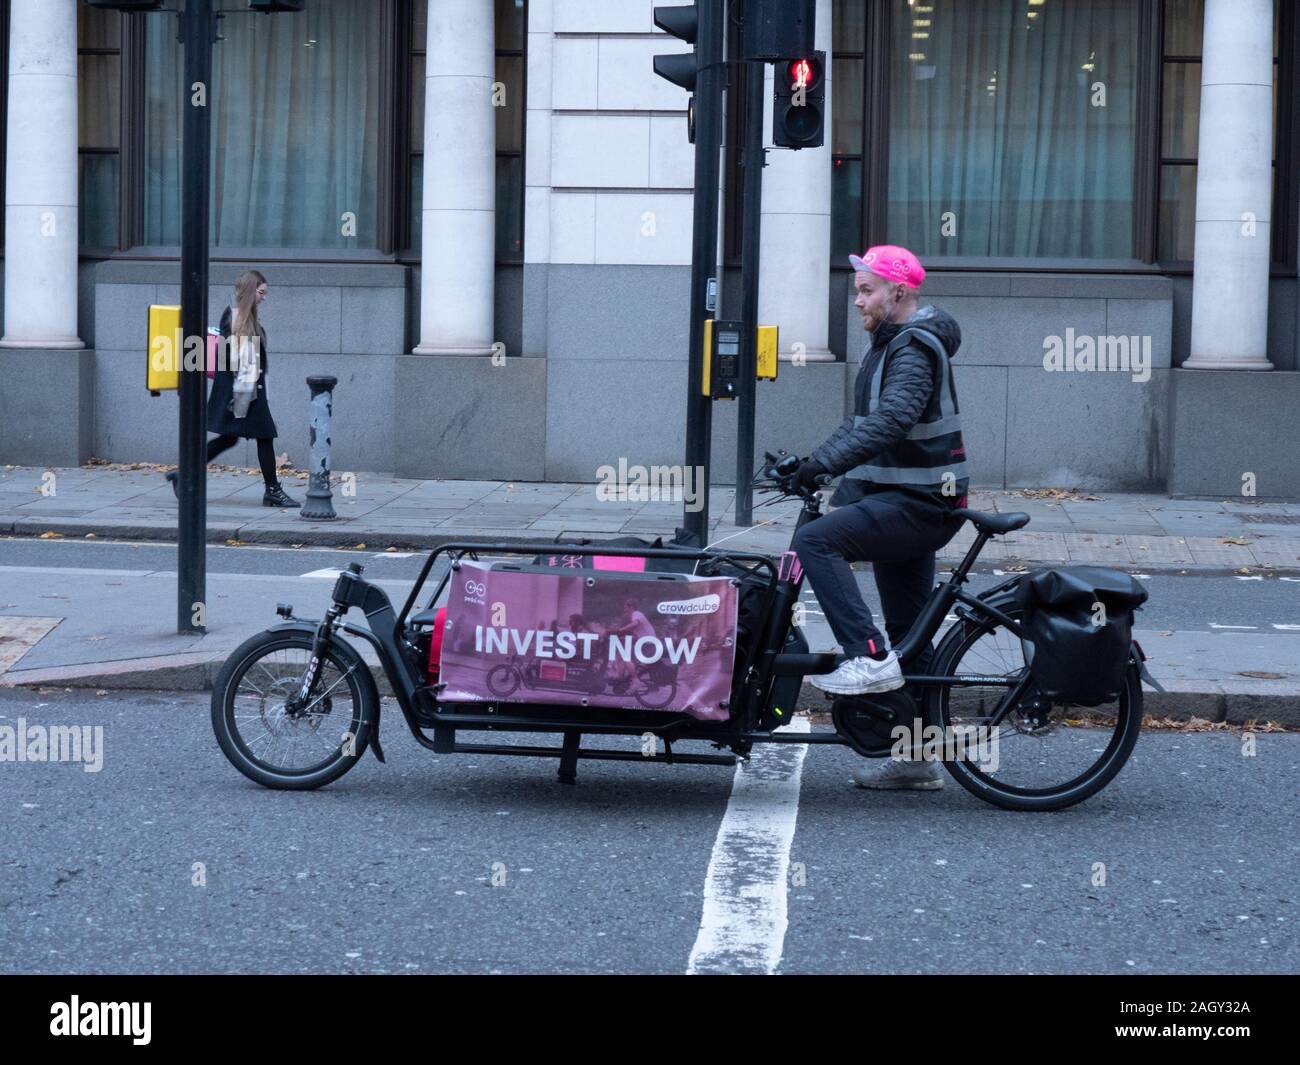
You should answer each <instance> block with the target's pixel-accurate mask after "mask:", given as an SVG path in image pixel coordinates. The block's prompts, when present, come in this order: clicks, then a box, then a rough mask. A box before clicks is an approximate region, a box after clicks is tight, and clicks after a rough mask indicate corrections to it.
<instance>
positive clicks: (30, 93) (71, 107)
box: [0, 0, 85, 349]
mask: <svg viewBox="0 0 1300 1065" xmlns="http://www.w3.org/2000/svg"><path fill="white" fill-rule="evenodd" d="M10 10H11V14H10V21H9V128H8V132H7V138H8V139H7V141H6V145H7V147H6V155H5V333H4V339H3V340H0V347H6V348H43V349H59V348H81V347H84V346H85V345H84V344H83V343H82V342H81V340H80V338H79V337H78V335H77V0H13V3H12V4H11V5H10Z"/></svg>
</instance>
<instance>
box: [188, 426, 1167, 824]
mask: <svg viewBox="0 0 1300 1065" xmlns="http://www.w3.org/2000/svg"><path fill="white" fill-rule="evenodd" d="M797 466H798V459H797V458H796V457H795V456H792V455H788V454H786V453H785V452H779V453H778V454H777V455H772V454H770V453H769V454H768V455H767V456H766V461H765V463H764V464H763V465H762V466H761V467H760V468H759V471H758V472H757V474H756V475H755V479H754V488H755V490H756V491H758V492H762V493H770V494H771V495H772V498H771V499H770V500H768V502H769V503H771V502H779V501H781V500H782V499H785V498H792V497H797V498H800V499H802V509H801V512H800V515H799V521H798V524H799V525H802V524H804V523H805V522H808V521H813V520H816V519H817V518H818V517H819V516H820V514H821V504H820V498H819V496H818V495H817V493H816V492H813V491H802V492H799V491H796V490H795V489H794V488H793V487H792V483H791V481H792V474H793V471H794V469H795V468H796V467H797ZM822 480H823V482H826V481H829V478H823V479H822ZM760 505H767V504H766V503H765V504H760ZM957 513H958V514H959V515H960V516H961V517H962V518H964V519H966V520H968V521H969V522H971V523H972V525H973V526H974V527H975V534H976V535H975V537H974V540H973V542H972V543H971V545H970V547H969V549H968V550H967V552H966V554H965V556H964V557H963V558H962V560H961V562H960V563H959V564H958V565H957V566H956V567H955V568H954V569H953V570H952V572H951V573H950V574H949V575H948V578H947V580H945V581H941V582H939V583H938V584H937V585H936V587H935V589H934V591H933V593H932V595H931V597H930V599H929V601H928V603H927V605H926V607H925V609H924V610H923V611H922V613H921V615H920V617H919V618H918V619H917V621H916V623H915V625H914V626H913V627H912V630H911V631H910V632H909V633H908V634H907V636H906V638H905V639H904V640H903V641H902V642H901V644H900V645H899V646H897V647H896V648H895V650H896V652H897V654H898V657H899V660H900V662H901V663H902V666H903V670H904V676H905V679H906V682H907V683H906V685H905V687H903V688H900V689H898V690H896V691H892V692H885V693H882V694H875V695H861V696H839V697H836V698H834V699H833V700H830V711H831V718H832V722H833V724H834V729H833V730H831V729H825V728H819V729H813V730H812V731H806V732H795V731H789V730H785V729H783V728H782V726H784V725H786V724H788V722H789V721H790V720H791V717H792V715H793V713H794V711H795V709H796V707H797V704H798V698H799V693H800V685H801V681H802V678H803V677H805V676H807V675H811V674H819V673H829V672H831V671H832V670H833V669H835V667H836V666H837V665H838V663H839V662H840V661H842V658H841V657H840V656H837V655H835V654H834V653H810V652H809V650H808V643H807V640H806V639H805V637H804V633H803V631H802V629H801V627H800V626H799V625H798V624H796V623H795V621H796V617H797V614H796V610H795V607H796V604H797V603H798V600H799V593H800V588H801V585H802V580H803V577H802V571H801V569H800V567H799V566H798V563H797V559H796V558H795V556H794V554H793V552H786V553H785V554H783V555H782V556H780V557H779V558H772V557H769V556H767V555H764V554H757V553H752V552H745V551H730V550H725V549H721V548H708V549H700V548H698V547H692V546H684V545H682V544H680V543H678V544H670V545H668V546H652V545H643V546H610V544H609V543H608V542H606V543H581V544H557V545H555V546H554V547H553V548H548V550H562V551H564V552H565V553H567V554H570V555H573V556H575V557H583V556H592V555H601V556H607V557H608V556H636V557H640V558H644V559H646V560H648V562H647V565H648V566H651V567H658V568H660V569H662V570H664V571H665V572H671V571H678V572H681V571H689V572H694V573H695V574H696V575H699V576H726V577H731V578H734V579H736V580H737V581H739V587H740V594H739V602H740V608H739V616H738V621H737V627H736V638H735V668H734V672H733V680H732V688H731V699H730V711H729V717H728V718H727V719H726V720H724V721H702V720H698V719H697V718H695V717H691V716H689V715H686V714H682V713H671V712H665V711H661V710H654V709H646V708H643V707H646V706H647V705H651V706H652V705H654V704H653V703H650V704H647V703H646V701H645V699H644V698H643V699H642V700H641V701H640V705H639V706H633V707H630V708H622V709H611V708H599V707H586V706H584V707H580V708H579V707H575V706H563V705H555V704H549V703H547V702H546V701H545V700H546V692H545V690H544V689H543V688H541V687H533V686H530V685H525V686H523V687H521V688H520V689H519V690H512V694H513V696H514V698H515V699H516V700H518V699H521V698H525V697H526V698H527V700H528V701H526V702H519V701H506V700H505V699H502V700H501V701H499V702H481V701H480V702H473V703H467V702H461V703H457V702H450V701H447V700H446V699H444V698H443V697H442V688H443V687H444V685H443V684H441V683H440V682H438V681H437V680H436V679H435V678H434V677H431V675H430V650H429V649H430V644H431V641H432V637H433V631H434V628H435V626H436V625H437V623H438V612H437V610H436V604H437V603H438V601H439V597H440V595H441V594H442V592H443V591H444V589H445V588H446V587H447V583H448V580H449V578H450V576H451V575H452V573H454V572H455V571H456V570H457V569H458V568H459V566H460V564H461V561H462V560H464V559H473V560H477V559H478V556H480V555H482V556H492V557H494V558H495V557H497V556H501V557H504V558H507V559H509V558H518V557H520V556H536V555H537V552H538V546H537V545H536V544H535V543H534V544H520V543H509V542H503V543H491V544H482V543H479V544H469V543H447V544H443V545H441V546H439V547H437V548H435V549H434V550H433V551H432V552H430V554H429V556H428V558H427V559H426V560H425V561H424V564H423V566H422V568H421V570H420V573H419V576H418V577H417V579H416V581H415V584H414V586H413V587H412V589H411V591H410V593H409V595H408V596H407V597H406V600H405V602H404V603H403V605H402V607H401V609H400V610H396V611H395V610H394V608H393V605H392V603H391V602H390V600H389V598H388V596H387V594H386V593H385V592H384V591H382V590H381V589H380V588H378V587H376V586H375V585H374V584H371V583H369V582H367V581H366V580H365V579H364V578H363V577H362V567H361V566H360V565H358V564H356V563H353V564H352V565H350V566H349V567H348V569H347V571H346V572H343V573H341V574H340V575H339V577H338V578H337V581H336V583H335V586H334V589H333V594H332V599H333V602H332V604H331V605H330V607H329V609H328V610H327V611H326V613H325V617H324V618H323V619H322V620H319V621H314V620H307V619H302V618H297V617H295V616H293V608H292V607H291V606H289V605H287V604H281V606H280V607H279V608H278V612H279V613H280V614H281V616H282V617H284V618H285V619H286V620H285V621H284V622H283V623H280V624H276V625H274V626H272V627H271V628H269V629H267V630H266V631H264V632H262V633H259V634H258V635H256V636H254V637H252V638H251V639H249V640H248V641H246V642H245V643H244V644H242V645H241V646H240V647H238V648H237V649H236V650H235V651H234V652H233V653H232V654H231V656H230V658H229V659H228V660H227V661H226V663H225V664H224V666H223V667H222V669H221V672H220V674H219V676H218V677H217V680H216V682H215V684H214V690H213V693H212V724H213V729H214V731H215V733H216V737H217V740H218V742H219V743H220V745H221V749H222V751H223V752H224V753H225V755H226V757H227V758H228V759H229V760H230V761H231V762H232V763H233V764H234V766H235V767H236V768H237V769H238V770H239V771H240V772H242V773H243V774H244V775H245V776H247V777H249V778H250V779H252V780H254V781H256V782H257V783H259V784H262V785H264V786H266V787H269V788H284V789H310V788H317V787H320V786H321V785H324V784H328V783H330V782H331V781H334V780H337V779H338V778H339V777H341V776H342V775H343V774H344V773H346V772H347V771H348V770H349V769H351V768H352V766H353V765H355V764H356V762H357V761H358V760H359V759H360V758H361V757H362V756H363V755H364V753H365V752H366V750H367V749H369V750H372V751H373V752H374V754H375V756H376V757H377V758H378V759H379V761H380V762H383V761H384V753H383V748H382V747H381V745H380V739H379V728H380V705H381V700H380V694H379V689H378V686H377V684H376V681H375V678H374V675H373V674H372V672H371V669H370V667H369V666H367V664H366V662H365V661H364V659H363V657H362V655H361V654H360V653H358V651H357V649H356V648H355V647H354V646H353V645H352V643H350V642H349V641H348V640H346V639H345V638H344V636H345V634H346V635H347V636H351V637H354V638H356V639H358V640H361V641H364V642H365V643H366V644H368V645H369V646H370V647H371V648H373V651H374V656H375V657H376V658H377V659H378V663H379V665H380V667H381V668H382V671H383V674H384V676H385V677H386V678H387V681H388V685H389V687H390V688H391V690H392V694H393V696H394V698H395V700H396V703H397V706H398V708H399V710H400V711H401V714H402V717H403V718H404V720H405V722H406V725H407V727H408V729H409V730H410V733H411V735H412V736H413V737H414V738H415V740H416V742H417V743H419V744H420V745H421V746H423V747H426V748H428V749H429V750H431V751H433V752H435V753H438V754H457V753H472V754H477V755H482V754H494V755H503V756H532V757H550V758H558V759H559V779H560V781H561V782H563V783H574V782H575V781H576V774H577V765H578V762H579V761H580V760H583V759H597V760H618V761H635V762H660V763H670V764H672V763H681V764H687V765H720V766H728V765H735V764H736V760H737V758H745V757H747V756H748V755H749V753H750V751H751V750H752V748H753V745H754V744H756V743H806V744H840V745H846V746H848V747H850V748H851V749H852V750H854V751H855V752H857V753H858V754H860V755H863V756H865V757H876V758H879V757H889V756H890V755H891V754H894V753H896V751H897V749H898V748H897V747H896V741H895V739H894V735H895V732H894V730H895V729H896V728H898V727H899V726H907V727H909V728H910V727H911V726H912V725H913V723H914V722H916V721H918V720H919V721H922V722H924V723H925V725H926V726H931V727H934V726H937V727H938V729H939V730H941V732H943V733H944V734H951V733H952V732H954V731H958V732H959V731H961V730H967V731H968V732H969V731H971V730H975V729H982V730H985V733H986V735H987V736H988V737H990V738H991V739H992V740H993V741H994V742H995V743H996V744H997V748H998V758H997V760H996V765H993V764H990V763H989V762H988V760H987V759H979V758H976V757H975V756H974V755H973V754H972V753H971V752H969V751H965V750H962V749H958V751H957V752H956V754H955V755H952V756H950V757H945V759H944V765H945V767H946V768H947V770H948V771H949V773H950V774H951V775H952V776H953V777H954V778H955V779H956V780H957V782H958V783H959V784H961V786H962V787H964V788H966V789H967V790H968V791H970V792H971V793H972V794H974V795H976V796H978V797H979V798H981V799H983V800H985V801H987V802H990V803H992V804H994V805H996V806H999V807H1003V808H1006V809H1011V810H1027V811H1046V810H1059V809H1062V808H1064V807H1067V806H1071V805H1074V804H1075V803H1078V802H1081V801H1082V800H1084V799H1086V798H1088V797H1089V796H1091V795H1093V794H1095V793H1096V792H1097V791H1099V790H1100V789H1101V788H1103V787H1104V786H1105V785H1106V784H1107V783H1109V782H1110V780H1112V779H1113V778H1114V776H1115V775H1116V773H1118V772H1119V770H1120V769H1121V768H1122V767H1123V765H1124V763H1125V761H1126V760H1127V759H1128V757H1129V754H1130V753H1131V752H1132V750H1133V746H1134V744H1135V742H1136V741H1137V738H1138V733H1139V731H1140V728H1141V723H1142V680H1143V678H1146V679H1148V680H1150V677H1149V675H1148V674H1147V673H1146V670H1145V667H1144V665H1143V664H1142V663H1143V655H1142V652H1141V648H1140V647H1139V646H1138V645H1137V643H1136V642H1132V643H1131V644H1129V643H1128V636H1127V631H1128V630H1127V629H1124V630H1123V631H1124V633H1125V636H1124V639H1125V646H1126V647H1127V648H1128V653H1127V655H1126V656H1124V658H1123V660H1122V661H1121V662H1120V670H1121V674H1122V675H1121V676H1120V679H1119V681H1118V682H1117V684H1116V685H1115V688H1116V692H1115V697H1114V698H1113V699H1112V700H1110V701H1109V702H1108V703H1107V704H1105V705H1101V706H1091V707H1089V708H1086V709H1085V708H1081V707H1078V706H1072V705H1070V704H1069V703H1068V702H1061V701H1058V700H1054V699H1052V698H1049V697H1048V696H1046V695H1045V694H1044V693H1043V691H1042V690H1040V685H1039V683H1038V682H1037V680H1036V677H1035V671H1034V670H1033V669H1032V668H1031V663H1032V661H1033V654H1034V650H1033V645H1032V644H1031V642H1030V639H1029V633H1028V631H1027V629H1026V624H1025V617H1026V615H1025V611H1026V607H1025V605H1024V602H1023V596H1022V595H1018V594H1017V593H1018V583H1019V582H1020V580H1021V577H1020V575H1014V576H1011V577H1009V578H1008V579H1007V580H1005V581H1003V582H1001V583H1000V584H997V585H996V586H995V587H992V588H989V589H987V590H985V591H983V592H981V593H979V594H978V595H975V594H971V593H970V592H969V591H968V590H967V589H966V588H965V587H964V585H965V584H966V583H967V579H968V576H969V574H970V571H971V569H972V567H973V566H974V564H975V561H976V559H977V558H978V557H979V554H980V551H981V550H982V549H983V547H984V545H985V544H986V543H987V542H988V541H989V540H990V539H991V538H992V537H995V536H998V535H1001V534H1005V533H1007V532H1010V531H1012V530H1015V529H1019V528H1022V527H1023V526H1024V525H1026V524H1027V523H1028V522H1029V517H1028V516H1027V515H1025V514H986V513H978V512H975V511H970V510H961V511H958V512H957ZM444 556H445V557H444ZM440 559H441V560H442V562H443V564H444V566H445V572H443V573H442V576H441V578H440V580H439V581H438V583H437V585H436V587H435V588H434V591H433V593H432V595H431V596H430V597H429V598H428V600H427V604H426V605H425V606H424V607H423V608H421V609H417V604H418V600H419V599H420V595H421V592H422V591H423V589H424V588H425V586H426V584H428V583H429V579H430V574H431V573H432V572H433V571H434V568H435V566H436V565H437V564H438V563H439V560H440ZM648 576H651V577H653V574H649V575H648ZM354 607H355V608H357V609H359V610H360V611H361V613H362V614H363V615H364V617H365V620H366V624H365V625H360V624H353V623H351V622H349V621H347V620H345V617H346V615H347V614H348V612H349V611H350V610H351V609H352V608H354ZM1130 617H1131V615H1130ZM948 621H951V622H952V623H951V624H950V625H949V626H948V627H947V629H946V631H942V634H941V630H943V629H944V626H945V623H946V622H948ZM936 636H940V639H939V641H938V644H937V646H935V645H933V643H932V641H933V640H934V638H935V637H936ZM931 648H933V650H932V653H931V654H929V656H928V657H929V659H930V664H929V669H928V671H927V672H924V673H919V672H914V671H913V670H912V668H911V667H912V666H913V665H914V664H915V663H916V662H917V660H918V657H919V658H921V660H922V661H924V659H925V657H926V655H925V652H927V651H930V650H931ZM1152 683H1154V682H1152ZM818 702H819V703H820V702H821V696H820V695H819V696H818ZM818 708H824V704H822V706H821V707H813V709H818ZM492 733H496V734H498V736H499V735H500V734H503V733H506V734H520V733H523V734H535V735H538V736H539V737H540V738H539V739H538V740H535V741H533V742H527V743H526V742H508V743H507V742H492V739H493V737H492V736H490V735H486V734H492ZM647 734H648V735H649V736H651V737H653V739H654V743H653V745H652V746H648V745H646V744H645V743H644V742H641V743H634V744H629V745H628V747H627V748H626V749H623V748H611V747H609V746H604V747H591V746H587V747H584V746H583V743H582V740H583V737H584V736H607V737H627V738H629V739H632V740H641V741H643V740H644V738H645V737H646V736H647ZM467 735H468V736H470V737H472V738H471V739H470V740H466V739H464V738H463V737H465V736H467ZM548 736H552V737H556V738H558V740H559V742H558V743H551V744H545V743H542V742H541V739H545V738H546V737H548ZM485 741H486V742H485ZM693 742H703V743H705V744H710V745H712V750H705V751H700V750H682V749H681V747H682V745H683V744H686V743H693ZM916 742H918V743H919V742H920V740H919V737H918V739H917V741H916Z"/></svg>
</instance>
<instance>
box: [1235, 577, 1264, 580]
mask: <svg viewBox="0 0 1300 1065" xmlns="http://www.w3.org/2000/svg"><path fill="white" fill-rule="evenodd" d="M1236 579H1237V580H1239V581H1262V580H1263V579H1264V578H1263V577H1237V578H1236Z"/></svg>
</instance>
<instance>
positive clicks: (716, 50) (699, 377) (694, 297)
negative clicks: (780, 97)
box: [682, 0, 727, 544]
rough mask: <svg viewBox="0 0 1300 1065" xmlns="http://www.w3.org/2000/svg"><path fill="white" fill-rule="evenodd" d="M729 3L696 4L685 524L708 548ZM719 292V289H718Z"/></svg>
mask: <svg viewBox="0 0 1300 1065" xmlns="http://www.w3.org/2000/svg"><path fill="white" fill-rule="evenodd" d="M724 7H725V0H697V4H696V8H697V10H698V12H699V30H698V39H697V41H696V56H697V57H698V62H699V68H698V69H699V73H698V75H697V81H696V88H695V204H694V217H693V234H692V238H691V314H690V331H691V333H690V349H689V352H690V354H689V361H688V370H687V375H686V466H687V469H688V470H694V469H697V468H698V469H700V471H701V474H702V476H701V478H700V481H699V482H697V483H699V484H701V486H702V493H703V494H702V497H701V499H700V508H699V509H698V510H691V509H690V504H689V503H687V504H686V505H685V506H684V507H683V518H682V524H683V527H684V528H685V529H686V531H687V532H688V533H692V534H694V535H695V536H697V537H698V538H699V542H700V543H701V544H707V543H708V542H709V480H710V478H709V450H710V445H711V442H712V436H713V401H712V400H711V399H710V398H709V397H708V396H706V395H704V394H703V392H702V388H703V384H704V360H705V358H706V357H707V354H708V353H707V352H705V350H704V319H705V318H706V317H708V316H709V312H708V309H707V303H708V297H709V282H710V281H712V282H713V284H714V285H715V286H716V285H717V274H718V270H717V266H718V178H719V164H718V154H719V152H721V150H722V94H723V92H724V90H725V89H726V85H727V72H726V67H725V66H724V64H723V55H722V31H723V10H724ZM715 291H716V289H715Z"/></svg>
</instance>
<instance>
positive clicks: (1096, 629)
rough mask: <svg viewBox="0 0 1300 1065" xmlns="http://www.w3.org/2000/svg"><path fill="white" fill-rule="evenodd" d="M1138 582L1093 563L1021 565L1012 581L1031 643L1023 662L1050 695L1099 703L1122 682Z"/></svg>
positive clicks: (1142, 596)
mask: <svg viewBox="0 0 1300 1065" xmlns="http://www.w3.org/2000/svg"><path fill="white" fill-rule="evenodd" d="M1146 598H1147V592H1146V589H1145V588H1143V587H1142V584H1141V583H1140V582H1139V581H1138V580H1136V579H1135V578H1133V577H1131V576H1129V575H1128V574H1127V573H1121V572H1120V571H1118V570H1113V569H1104V568H1102V567H1100V566H1067V567H1063V568H1059V569H1040V570H1035V571H1034V572H1033V573H1027V574H1025V576H1024V577H1022V578H1021V580H1020V583H1019V585H1018V587H1017V599H1018V601H1019V603H1020V605H1021V607H1023V609H1024V612H1025V620H1024V624H1025V629H1026V631H1027V633H1028V635H1029V639H1030V642H1031V643H1032V644H1033V652H1032V656H1030V663H1029V670H1030V673H1031V674H1032V675H1033V678H1034V682H1035V684H1036V685H1037V686H1038V689H1039V691H1041V692H1042V693H1043V695H1045V696H1047V697H1048V698H1049V699H1051V700H1053V701H1054V702H1060V703H1067V704H1072V705H1076V706H1101V705H1102V704H1104V703H1108V702H1111V701H1112V700H1113V699H1115V698H1116V697H1117V696H1118V695H1119V693H1120V691H1121V690H1122V689H1123V687H1124V674H1125V671H1126V670H1127V667H1128V660H1129V647H1130V644H1131V643H1132V638H1133V636H1132V633H1133V611H1134V610H1137V609H1138V608H1139V607H1140V606H1141V605H1142V604H1143V603H1144V602H1146Z"/></svg>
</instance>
